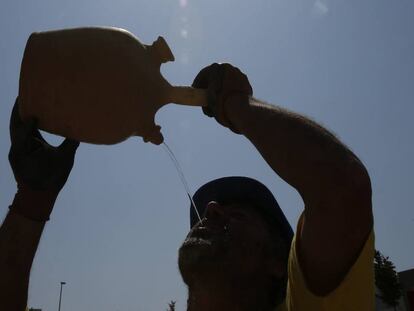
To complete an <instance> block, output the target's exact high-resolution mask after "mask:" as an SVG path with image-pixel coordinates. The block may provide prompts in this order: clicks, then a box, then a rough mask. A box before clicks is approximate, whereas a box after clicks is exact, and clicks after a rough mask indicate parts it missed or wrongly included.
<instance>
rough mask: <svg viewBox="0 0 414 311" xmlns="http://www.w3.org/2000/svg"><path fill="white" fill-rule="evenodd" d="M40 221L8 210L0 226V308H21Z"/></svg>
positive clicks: (26, 290)
mask: <svg viewBox="0 0 414 311" xmlns="http://www.w3.org/2000/svg"><path fill="white" fill-rule="evenodd" d="M44 224H45V223H44V222H38V221H33V220H29V219H27V218H25V217H23V216H20V215H18V214H16V213H13V212H9V213H8V214H7V216H6V218H5V220H4V222H3V224H2V226H1V227H0V310H9V311H24V310H25V308H26V304H27V292H28V284H29V276H30V268H31V266H32V262H33V258H34V256H35V253H36V249H37V246H38V244H39V240H40V236H41V234H42V231H43V228H44Z"/></svg>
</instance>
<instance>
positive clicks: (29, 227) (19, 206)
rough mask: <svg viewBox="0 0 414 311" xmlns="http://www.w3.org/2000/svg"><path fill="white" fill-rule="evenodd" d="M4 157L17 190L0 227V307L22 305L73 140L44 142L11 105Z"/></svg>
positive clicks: (19, 308)
mask: <svg viewBox="0 0 414 311" xmlns="http://www.w3.org/2000/svg"><path fill="white" fill-rule="evenodd" d="M10 137H11V148H10V152H9V161H10V164H11V167H12V169H13V173H14V176H15V179H16V181H17V193H16V195H15V197H14V200H13V203H12V205H11V206H10V211H9V212H8V214H7V216H6V218H5V220H4V222H3V224H2V226H1V227H0V310H9V311H24V310H25V308H26V304H27V291H28V284H29V277H30V269H31V266H32V262H33V258H34V256H35V254H36V250H37V247H38V244H39V240H40V237H41V234H42V231H43V228H44V226H45V223H46V221H47V220H48V219H49V215H50V213H51V212H52V209H53V205H54V203H55V200H56V198H57V196H58V194H59V191H60V190H61V189H62V187H63V186H64V184H65V182H66V180H67V178H68V176H69V173H70V171H71V169H72V166H73V161H74V157H75V152H76V149H77V147H78V146H79V143H78V142H75V141H73V140H69V139H66V140H65V141H64V142H63V143H62V144H61V145H60V146H59V147H53V146H51V145H49V144H48V143H47V142H46V141H45V140H44V139H43V137H42V136H41V134H40V132H39V131H38V130H37V128H36V125H35V122H34V121H31V122H28V123H23V122H22V121H21V120H20V117H19V114H18V103H17V101H16V104H15V105H14V108H13V112H12V116H11V120H10Z"/></svg>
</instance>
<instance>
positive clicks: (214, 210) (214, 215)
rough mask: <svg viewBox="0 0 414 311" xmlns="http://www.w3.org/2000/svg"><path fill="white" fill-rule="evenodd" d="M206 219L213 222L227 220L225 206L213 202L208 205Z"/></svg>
mask: <svg viewBox="0 0 414 311" xmlns="http://www.w3.org/2000/svg"><path fill="white" fill-rule="evenodd" d="M204 217H206V218H207V219H212V220H214V219H216V220H217V219H223V218H225V212H224V209H223V206H222V205H221V204H220V203H218V202H216V201H211V202H209V203H207V206H206V210H205V212H204Z"/></svg>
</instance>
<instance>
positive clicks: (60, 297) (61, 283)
mask: <svg viewBox="0 0 414 311" xmlns="http://www.w3.org/2000/svg"><path fill="white" fill-rule="evenodd" d="M65 284H66V282H60V295H59V309H58V311H60V305H61V302H62V287H63V285H65Z"/></svg>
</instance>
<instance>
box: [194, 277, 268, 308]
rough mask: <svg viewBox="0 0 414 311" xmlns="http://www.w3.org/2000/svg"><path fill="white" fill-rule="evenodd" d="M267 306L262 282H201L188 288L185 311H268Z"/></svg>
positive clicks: (266, 297) (266, 293)
mask: <svg viewBox="0 0 414 311" xmlns="http://www.w3.org/2000/svg"><path fill="white" fill-rule="evenodd" d="M258 284H261V285H258ZM200 285H201V286H200ZM269 304H270V301H269V296H268V287H263V283H262V282H261V283H257V282H255V281H251V282H229V283H225V282H217V281H216V282H214V283H209V284H206V283H205V282H203V284H193V286H190V287H189V297H188V307H187V311H212V310H214V311H230V310H231V311H251V310H260V311H270V310H272V308H271V306H270V305H269Z"/></svg>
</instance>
